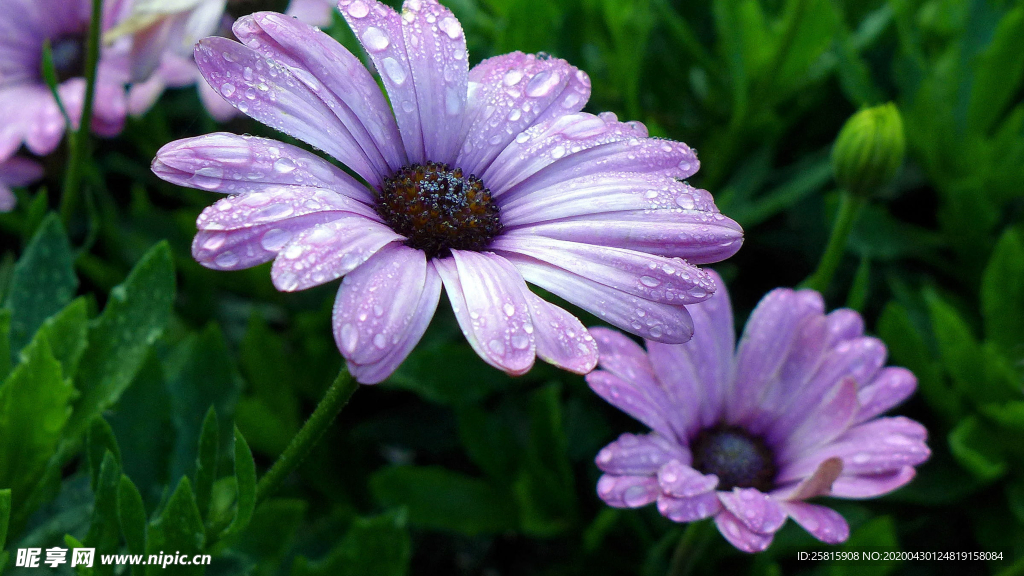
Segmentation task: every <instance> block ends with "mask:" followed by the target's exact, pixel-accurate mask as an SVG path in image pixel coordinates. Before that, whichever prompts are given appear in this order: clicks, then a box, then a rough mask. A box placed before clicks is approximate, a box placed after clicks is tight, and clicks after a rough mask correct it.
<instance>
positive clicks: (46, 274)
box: [4, 214, 78, 361]
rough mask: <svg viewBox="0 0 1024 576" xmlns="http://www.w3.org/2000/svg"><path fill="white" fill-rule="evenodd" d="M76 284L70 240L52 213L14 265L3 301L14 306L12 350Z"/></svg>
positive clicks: (14, 351) (15, 350)
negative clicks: (8, 287) (9, 284)
mask: <svg viewBox="0 0 1024 576" xmlns="http://www.w3.org/2000/svg"><path fill="white" fill-rule="evenodd" d="M77 288H78V278H77V277H76V276H75V258H74V253H73V252H72V250H71V243H70V242H68V237H67V234H66V233H65V232H64V227H63V226H62V225H61V223H60V219H59V218H58V217H57V215H56V214H50V215H49V216H47V217H46V220H45V221H44V222H43V224H42V226H41V227H40V228H39V231H38V232H36V235H35V236H34V237H33V238H32V241H31V242H30V243H29V245H28V247H27V248H26V249H25V253H24V254H22V256H21V258H20V259H19V260H18V264H17V265H16V266H15V267H14V274H13V276H12V278H11V286H10V291H9V292H8V294H7V299H6V300H5V302H4V307H5V308H9V309H10V310H11V336H10V338H11V340H10V346H11V354H17V353H18V351H20V350H21V349H22V348H23V347H24V346H25V344H27V343H28V341H29V340H30V339H31V338H32V335H33V334H35V332H36V330H38V329H39V327H40V326H42V324H43V321H44V320H46V319H47V318H49V317H50V316H52V315H53V314H55V313H57V312H58V311H60V309H61V308H63V307H64V306H66V305H67V303H68V302H70V301H71V297H72V296H73V295H74V294H75V290H76V289H77ZM16 360H17V359H16V358H15V361H16Z"/></svg>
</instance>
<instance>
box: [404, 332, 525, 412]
mask: <svg viewBox="0 0 1024 576" xmlns="http://www.w3.org/2000/svg"><path fill="white" fill-rule="evenodd" d="M509 381H510V379H509V377H508V376H506V375H505V374H504V373H502V372H499V371H497V370H490V369H488V368H487V365H486V364H485V363H484V361H483V360H481V359H480V357H479V356H478V355H477V354H476V353H475V352H473V350H472V349H470V348H467V347H466V346H463V345H461V344H442V345H439V346H433V347H427V348H421V349H416V350H414V351H413V352H412V354H409V357H408V358H406V360H405V361H404V362H402V365H401V366H399V368H398V370H397V371H396V372H395V373H394V374H393V375H392V376H391V377H390V378H389V379H388V381H387V384H386V385H387V386H394V387H397V388H402V389H404V390H410V391H412V392H415V393H417V394H419V395H420V396H422V397H423V398H424V399H426V400H430V401H431V402H437V403H438V404H445V405H449V406H460V405H466V404H475V403H478V402H479V401H480V400H482V399H484V398H486V397H487V396H489V395H491V394H493V393H494V392H496V391H498V390H501V389H503V388H507V387H508V384H509Z"/></svg>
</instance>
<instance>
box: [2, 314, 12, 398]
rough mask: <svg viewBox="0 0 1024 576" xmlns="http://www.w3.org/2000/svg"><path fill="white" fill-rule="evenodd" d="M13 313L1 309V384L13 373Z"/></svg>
mask: <svg viewBox="0 0 1024 576" xmlns="http://www.w3.org/2000/svg"><path fill="white" fill-rule="evenodd" d="M10 336H11V311H10V310H8V309H6V308H0V382H3V381H4V378H7V375H8V374H10V372H11V338H10Z"/></svg>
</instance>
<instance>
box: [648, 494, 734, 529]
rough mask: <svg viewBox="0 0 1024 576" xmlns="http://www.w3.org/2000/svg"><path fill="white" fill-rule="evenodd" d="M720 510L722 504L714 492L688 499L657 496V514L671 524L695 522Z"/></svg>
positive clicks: (665, 495) (663, 495) (664, 495)
mask: <svg viewBox="0 0 1024 576" xmlns="http://www.w3.org/2000/svg"><path fill="white" fill-rule="evenodd" d="M721 510H722V503H721V502H720V501H719V500H718V494H716V493H715V492H707V493H705V494H699V495H697V496H691V497H689V498H676V497H674V496H669V495H667V494H662V495H660V496H658V512H660V513H661V515H662V516H664V517H665V518H668V519H669V520H671V521H673V522H696V521H697V520H703V519H704V518H708V517H711V516H714V515H715V514H718V513H719V512H720V511H721Z"/></svg>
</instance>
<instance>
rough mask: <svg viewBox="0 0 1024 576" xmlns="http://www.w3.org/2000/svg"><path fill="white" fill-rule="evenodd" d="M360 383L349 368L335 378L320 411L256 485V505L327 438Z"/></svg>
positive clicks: (311, 418)
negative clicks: (327, 432) (349, 371)
mask: <svg viewBox="0 0 1024 576" xmlns="http://www.w3.org/2000/svg"><path fill="white" fill-rule="evenodd" d="M358 387H359V384H358V383H357V382H356V381H355V378H353V377H352V375H351V374H349V373H348V370H347V369H345V368H342V369H341V373H339V374H338V377H337V378H335V379H334V383H333V384H331V387H330V388H328V389H327V393H326V394H324V397H323V399H322V400H320V403H319V404H317V407H316V410H314V411H313V414H312V415H311V416H310V417H309V419H308V420H306V423H305V424H303V425H302V428H301V429H300V430H299V433H298V434H296V435H295V437H294V438H292V441H291V442H290V443H289V444H288V447H287V448H285V450H284V452H282V453H281V455H280V456H279V457H278V458H277V462H274V465H273V466H271V467H270V470H268V471H267V473H266V474H264V475H263V477H262V478H260V481H259V482H258V483H257V484H256V502H257V503H259V502H262V501H263V500H265V499H266V498H267V496H269V495H271V494H273V493H274V492H275V491H276V490H277V489H278V488H279V487H280V486H281V482H283V481H284V479H285V478H286V477H287V476H288V475H289V474H291V473H292V472H293V471H294V470H295V469H296V468H298V467H299V464H301V463H302V461H303V460H305V458H306V456H308V455H309V453H310V451H311V450H312V449H313V446H315V445H316V443H317V441H319V440H320V438H321V437H322V436H323V435H324V432H326V431H327V428H328V427H329V426H330V425H331V423H332V422H334V419H335V417H337V416H338V413H340V412H341V409H342V408H344V407H345V405H346V404H348V400H349V398H351V397H352V393H353V392H355V391H356V388H358Z"/></svg>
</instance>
